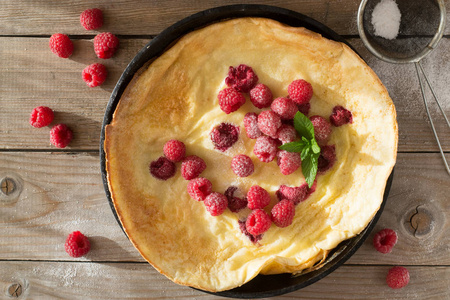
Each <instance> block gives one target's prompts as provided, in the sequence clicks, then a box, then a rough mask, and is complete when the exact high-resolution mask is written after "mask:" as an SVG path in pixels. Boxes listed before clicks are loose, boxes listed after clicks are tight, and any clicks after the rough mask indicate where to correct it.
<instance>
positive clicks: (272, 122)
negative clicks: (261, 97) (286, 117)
mask: <svg viewBox="0 0 450 300" xmlns="http://www.w3.org/2000/svg"><path fill="white" fill-rule="evenodd" d="M280 127H281V118H280V116H279V115H277V114H276V113H275V112H274V111H272V110H265V111H263V112H261V113H260V114H259V115H258V128H259V130H261V132H262V133H264V134H267V135H268V136H270V137H273V138H276V137H277V131H278V128H280Z"/></svg>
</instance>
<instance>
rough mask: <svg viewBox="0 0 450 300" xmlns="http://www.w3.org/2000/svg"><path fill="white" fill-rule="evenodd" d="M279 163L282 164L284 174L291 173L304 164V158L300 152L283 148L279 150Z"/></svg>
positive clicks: (281, 169)
mask: <svg viewBox="0 0 450 300" xmlns="http://www.w3.org/2000/svg"><path fill="white" fill-rule="evenodd" d="M277 164H278V166H280V171H281V173H282V174H283V175H289V174H292V173H294V172H295V171H296V170H297V169H298V168H299V167H300V166H301V165H302V159H301V157H300V153H297V152H288V151H284V150H281V151H279V156H278V160H277Z"/></svg>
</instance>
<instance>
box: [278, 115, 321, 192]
mask: <svg viewBox="0 0 450 300" xmlns="http://www.w3.org/2000/svg"><path fill="white" fill-rule="evenodd" d="M294 127H295V130H297V132H298V133H299V134H300V136H301V137H302V139H301V140H300V141H297V142H291V143H286V144H284V145H281V146H280V147H279V148H280V149H281V150H286V151H288V152H298V153H300V157H301V159H302V172H303V176H305V179H306V183H307V184H308V187H311V186H312V185H313V183H314V179H315V178H316V175H317V166H318V162H319V155H320V147H319V145H318V144H317V141H316V138H315V136H314V125H313V124H312V123H311V121H310V120H309V119H308V117H307V116H305V115H304V114H302V113H301V112H297V113H296V114H295V117H294Z"/></svg>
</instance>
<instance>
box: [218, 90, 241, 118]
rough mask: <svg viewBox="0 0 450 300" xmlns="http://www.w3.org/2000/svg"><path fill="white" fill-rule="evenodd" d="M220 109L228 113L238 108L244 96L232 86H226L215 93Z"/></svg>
mask: <svg viewBox="0 0 450 300" xmlns="http://www.w3.org/2000/svg"><path fill="white" fill-rule="evenodd" d="M217 99H218V100H219V106H220V109H221V110H222V111H223V112H225V113H226V114H230V113H232V112H234V111H236V110H238V109H239V107H241V106H242V105H244V103H245V97H244V95H242V93H240V92H238V91H236V90H235V89H233V88H226V89H223V90H221V91H220V92H219V94H218V95H217Z"/></svg>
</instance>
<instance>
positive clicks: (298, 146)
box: [278, 141, 310, 152]
mask: <svg viewBox="0 0 450 300" xmlns="http://www.w3.org/2000/svg"><path fill="white" fill-rule="evenodd" d="M309 147H310V146H309V143H305V142H304V141H299V142H291V143H286V144H283V145H281V146H280V147H278V148H279V149H281V150H286V151H288V152H302V151H303V150H304V149H305V148H309Z"/></svg>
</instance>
